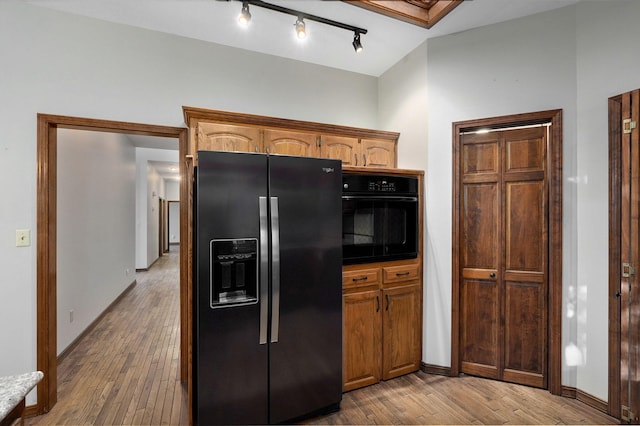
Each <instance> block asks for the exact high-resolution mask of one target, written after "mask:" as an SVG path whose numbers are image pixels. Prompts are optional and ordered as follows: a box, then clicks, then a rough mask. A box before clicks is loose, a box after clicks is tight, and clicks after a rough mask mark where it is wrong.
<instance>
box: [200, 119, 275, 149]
mask: <svg viewBox="0 0 640 426" xmlns="http://www.w3.org/2000/svg"><path fill="white" fill-rule="evenodd" d="M196 145H197V146H196V149H195V150H194V151H241V152H260V151H262V148H261V146H260V130H259V129H258V128H256V127H244V126H233V125H229V124H217V123H207V122H199V123H198V128H197V143H196Z"/></svg>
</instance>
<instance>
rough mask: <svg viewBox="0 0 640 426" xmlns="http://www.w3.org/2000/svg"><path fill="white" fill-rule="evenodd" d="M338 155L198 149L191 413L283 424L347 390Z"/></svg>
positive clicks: (218, 420)
mask: <svg viewBox="0 0 640 426" xmlns="http://www.w3.org/2000/svg"><path fill="white" fill-rule="evenodd" d="M341 175H342V172H341V162H340V161H336V160H327V159H318V158H306V157H292V156H280V155H266V154H253V153H234V152H215V151H199V152H198V165H197V168H196V172H195V186H194V199H195V203H194V206H195V212H194V221H195V227H194V269H195V270H194V344H193V357H194V360H193V361H194V362H193V367H194V368H193V372H194V376H193V382H194V407H193V410H194V411H193V414H194V421H195V422H196V423H197V424H201V425H204V424H267V423H282V422H286V421H291V420H293V419H298V418H301V417H305V416H308V415H311V414H316V413H321V412H324V411H330V410H335V409H338V408H339V405H340V401H341V399H342V240H341V238H342V202H341V190H342V188H341V186H342V176H341Z"/></svg>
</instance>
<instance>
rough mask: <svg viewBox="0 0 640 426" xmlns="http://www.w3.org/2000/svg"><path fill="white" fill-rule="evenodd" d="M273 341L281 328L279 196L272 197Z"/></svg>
mask: <svg viewBox="0 0 640 426" xmlns="http://www.w3.org/2000/svg"><path fill="white" fill-rule="evenodd" d="M271 303H272V305H271V343H276V342H277V341H278V332H279V329H280V216H279V213H278V197H271Z"/></svg>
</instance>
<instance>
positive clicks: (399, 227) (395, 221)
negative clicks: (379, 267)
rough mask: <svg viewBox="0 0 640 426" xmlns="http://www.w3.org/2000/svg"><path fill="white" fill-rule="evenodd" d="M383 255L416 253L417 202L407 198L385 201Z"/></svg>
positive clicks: (398, 257) (396, 255)
mask: <svg viewBox="0 0 640 426" xmlns="http://www.w3.org/2000/svg"><path fill="white" fill-rule="evenodd" d="M384 212H385V216H386V217H385V220H384V224H385V229H384V234H385V236H384V241H385V244H384V255H385V256H386V257H392V258H394V259H400V258H403V259H408V258H412V257H416V256H417V253H418V202H417V200H415V199H411V198H407V199H401V200H390V201H387V202H386V203H385V208H384Z"/></svg>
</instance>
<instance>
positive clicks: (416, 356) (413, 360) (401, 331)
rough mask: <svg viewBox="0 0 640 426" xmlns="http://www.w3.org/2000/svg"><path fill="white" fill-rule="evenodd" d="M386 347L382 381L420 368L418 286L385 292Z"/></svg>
mask: <svg viewBox="0 0 640 426" xmlns="http://www.w3.org/2000/svg"><path fill="white" fill-rule="evenodd" d="M382 294H383V296H384V298H383V301H384V306H385V308H384V311H383V313H382V316H383V320H382V324H383V331H382V334H383V336H384V344H383V345H382V359H383V368H382V379H383V380H387V379H392V378H394V377H398V376H401V375H403V374H407V373H411V372H412V371H416V370H418V369H419V368H420V358H421V354H420V349H421V348H420V346H421V345H420V340H421V336H420V330H421V327H420V326H418V324H420V322H421V320H422V310H421V303H420V298H421V296H422V292H421V291H420V285H419V284H413V285H407V286H402V287H394V288H388V289H384V290H382Z"/></svg>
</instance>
